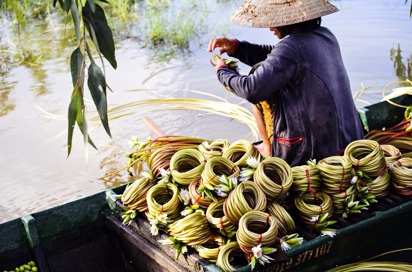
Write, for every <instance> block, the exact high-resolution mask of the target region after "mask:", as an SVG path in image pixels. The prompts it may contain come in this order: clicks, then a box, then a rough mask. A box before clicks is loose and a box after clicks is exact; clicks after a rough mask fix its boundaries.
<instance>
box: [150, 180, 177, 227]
mask: <svg viewBox="0 0 412 272" xmlns="http://www.w3.org/2000/svg"><path fill="white" fill-rule="evenodd" d="M146 201H147V207H148V210H147V212H146V216H147V217H148V219H149V220H157V218H158V216H159V215H161V214H166V215H167V220H169V221H173V220H174V219H176V218H178V217H179V216H180V211H181V204H182V203H181V202H180V200H179V188H178V187H177V185H176V184H173V183H160V184H156V185H155V186H153V187H152V188H150V189H149V191H148V192H147V196H146Z"/></svg>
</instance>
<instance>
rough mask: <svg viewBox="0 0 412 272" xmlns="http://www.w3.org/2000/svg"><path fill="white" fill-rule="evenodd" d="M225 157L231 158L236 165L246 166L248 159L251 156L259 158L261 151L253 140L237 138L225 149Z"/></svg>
mask: <svg viewBox="0 0 412 272" xmlns="http://www.w3.org/2000/svg"><path fill="white" fill-rule="evenodd" d="M222 157H223V158H227V159H229V160H231V161H232V162H233V163H234V164H235V165H237V166H239V167H242V166H246V161H247V159H249V158H250V157H253V158H258V157H259V151H258V150H257V149H256V148H255V146H254V145H253V143H252V142H250V141H247V140H237V141H235V142H233V143H232V144H231V145H229V147H228V148H226V149H225V150H224V151H223V154H222Z"/></svg>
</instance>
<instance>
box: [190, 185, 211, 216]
mask: <svg viewBox="0 0 412 272" xmlns="http://www.w3.org/2000/svg"><path fill="white" fill-rule="evenodd" d="M200 183H201V180H200V179H198V180H193V181H192V182H191V183H190V185H189V194H190V198H191V201H192V205H199V206H200V207H201V208H203V209H207V207H209V205H210V203H212V202H213V200H212V199H210V198H209V197H208V196H206V195H205V196H202V194H201V193H200V192H199V190H198V188H199V186H200Z"/></svg>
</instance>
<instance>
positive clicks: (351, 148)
mask: <svg viewBox="0 0 412 272" xmlns="http://www.w3.org/2000/svg"><path fill="white" fill-rule="evenodd" d="M344 156H345V157H346V158H347V159H348V160H349V161H350V163H351V164H352V166H353V168H354V169H355V170H356V171H357V173H359V171H360V172H362V174H361V175H360V178H361V179H365V178H366V180H368V177H369V178H371V179H373V178H376V177H378V176H380V175H382V174H384V172H385V171H386V161H385V156H384V154H383V151H382V148H381V147H380V145H379V143H378V142H376V141H373V140H365V139H363V140H357V141H353V142H351V143H350V144H349V145H348V146H347V147H346V149H345V154H344ZM358 175H359V174H358ZM365 175H366V176H365Z"/></svg>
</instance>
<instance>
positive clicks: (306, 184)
mask: <svg viewBox="0 0 412 272" xmlns="http://www.w3.org/2000/svg"><path fill="white" fill-rule="evenodd" d="M292 176H293V184H292V191H294V192H303V193H304V192H308V191H311V192H316V191H319V189H320V185H321V178H320V174H319V171H318V169H316V167H313V166H309V165H300V166H294V167H292Z"/></svg>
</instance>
